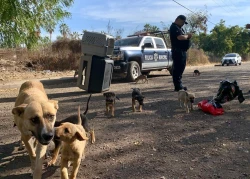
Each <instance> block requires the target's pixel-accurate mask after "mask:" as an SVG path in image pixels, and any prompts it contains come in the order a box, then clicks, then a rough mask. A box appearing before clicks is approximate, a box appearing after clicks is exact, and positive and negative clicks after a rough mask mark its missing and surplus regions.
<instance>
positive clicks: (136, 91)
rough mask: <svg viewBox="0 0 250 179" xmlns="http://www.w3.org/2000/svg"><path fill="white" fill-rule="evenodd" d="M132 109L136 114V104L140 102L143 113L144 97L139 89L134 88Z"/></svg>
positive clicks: (140, 109)
mask: <svg viewBox="0 0 250 179" xmlns="http://www.w3.org/2000/svg"><path fill="white" fill-rule="evenodd" d="M132 90H133V91H132V109H133V112H135V111H136V110H135V105H136V104H135V102H136V101H138V103H139V111H140V112H142V106H143V105H144V103H143V101H144V98H145V97H144V96H143V95H142V93H141V90H140V89H139V88H132Z"/></svg>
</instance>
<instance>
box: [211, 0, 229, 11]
mask: <svg viewBox="0 0 250 179" xmlns="http://www.w3.org/2000/svg"><path fill="white" fill-rule="evenodd" d="M213 1H214V2H215V3H216V4H217V5H218V6H220V7H221V8H222V9H224V11H225V12H227V13H228V14H230V13H231V12H230V11H228V9H226V8H224V7H223V6H221V5H220V4H219V3H218V2H217V1H216V0H213Z"/></svg>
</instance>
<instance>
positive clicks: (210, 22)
mask: <svg viewBox="0 0 250 179" xmlns="http://www.w3.org/2000/svg"><path fill="white" fill-rule="evenodd" d="M172 1H174V2H175V3H176V4H179V5H180V6H182V7H184V8H185V9H187V10H188V11H190V12H192V13H194V14H196V15H198V16H199V17H201V16H200V14H198V13H196V12H194V11H192V10H190V9H188V8H187V7H185V6H183V5H182V4H180V3H178V2H177V1H175V0H172ZM207 22H210V23H211V24H213V25H216V24H215V23H213V22H211V21H209V20H207Z"/></svg>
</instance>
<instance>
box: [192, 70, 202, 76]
mask: <svg viewBox="0 0 250 179" xmlns="http://www.w3.org/2000/svg"><path fill="white" fill-rule="evenodd" d="M200 74H201V73H200V71H199V70H194V73H193V76H200Z"/></svg>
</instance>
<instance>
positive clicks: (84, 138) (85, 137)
mask: <svg viewBox="0 0 250 179" xmlns="http://www.w3.org/2000/svg"><path fill="white" fill-rule="evenodd" d="M75 136H76V138H77V139H78V140H80V141H83V140H89V138H88V137H87V136H86V135H85V134H83V133H82V132H79V131H77V132H76V133H75Z"/></svg>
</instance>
